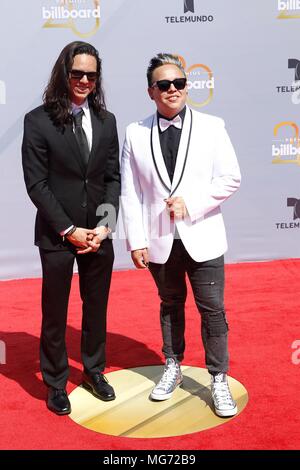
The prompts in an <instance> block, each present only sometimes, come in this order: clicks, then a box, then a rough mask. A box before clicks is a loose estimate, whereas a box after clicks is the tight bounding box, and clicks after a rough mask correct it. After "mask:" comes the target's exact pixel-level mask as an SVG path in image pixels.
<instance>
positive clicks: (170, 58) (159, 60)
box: [147, 52, 186, 87]
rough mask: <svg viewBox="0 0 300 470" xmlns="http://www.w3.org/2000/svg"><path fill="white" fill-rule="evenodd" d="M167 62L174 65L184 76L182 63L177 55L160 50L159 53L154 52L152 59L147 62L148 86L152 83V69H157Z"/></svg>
mask: <svg viewBox="0 0 300 470" xmlns="http://www.w3.org/2000/svg"><path fill="white" fill-rule="evenodd" d="M167 64H173V65H176V66H177V67H178V68H179V69H180V70H181V72H182V73H183V74H184V76H185V77H186V74H185V71H184V68H183V65H182V63H181V61H180V59H179V57H178V56H177V55H173V54H168V53H165V52H164V53H162V52H160V53H159V54H156V56H155V57H152V59H151V60H150V62H149V66H148V69H147V80H148V86H149V87H151V86H152V83H153V82H152V75H153V72H154V70H155V69H157V68H158V67H161V66H162V65H167Z"/></svg>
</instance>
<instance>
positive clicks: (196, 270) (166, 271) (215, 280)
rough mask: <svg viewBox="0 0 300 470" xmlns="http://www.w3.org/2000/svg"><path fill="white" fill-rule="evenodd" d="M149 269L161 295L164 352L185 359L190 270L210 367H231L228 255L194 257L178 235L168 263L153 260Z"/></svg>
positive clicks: (219, 369) (217, 369) (216, 369)
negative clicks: (226, 285)
mask: <svg viewBox="0 0 300 470" xmlns="http://www.w3.org/2000/svg"><path fill="white" fill-rule="evenodd" d="M149 269H150V271H151V274H152V276H153V278H154V280H155V283H156V286H157V288H158V294H159V296H160V299H161V304H160V322H161V330H162V337H163V349H162V351H163V353H164V355H165V357H166V358H168V357H172V358H173V359H175V360H177V361H179V362H180V361H182V359H183V357H184V350H185V337H184V331H185V311H184V307H185V301H186V296H187V286H186V274H187V276H188V278H189V281H190V283H191V286H192V290H193V294H194V298H195V302H196V305H197V308H198V311H199V313H200V314H201V335H202V342H203V346H204V350H205V362H206V367H207V369H208V371H209V372H210V373H217V372H227V370H228V359H229V356H228V345H227V331H228V324H227V320H226V316H225V311H224V256H220V257H219V258H216V259H212V260H209V261H204V262H197V261H194V260H193V259H192V258H191V256H190V255H189V254H188V252H187V251H186V249H185V247H184V245H183V243H182V241H181V240H180V239H175V240H174V242H173V246H172V251H171V253H170V256H169V259H168V260H167V262H166V263H165V264H158V263H150V265H149Z"/></svg>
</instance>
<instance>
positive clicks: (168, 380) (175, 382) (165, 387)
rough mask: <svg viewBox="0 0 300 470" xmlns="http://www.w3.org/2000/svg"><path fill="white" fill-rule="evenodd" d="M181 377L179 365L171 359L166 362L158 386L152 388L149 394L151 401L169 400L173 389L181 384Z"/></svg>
mask: <svg viewBox="0 0 300 470" xmlns="http://www.w3.org/2000/svg"><path fill="white" fill-rule="evenodd" d="M182 381H183V377H182V373H181V369H180V364H178V362H176V361H174V359H173V358H168V359H167V360H166V365H165V368H164V373H163V376H162V378H161V379H160V381H159V382H158V384H157V385H156V386H155V387H154V389H153V390H152V392H151V394H150V398H152V399H153V400H167V399H168V398H171V396H172V393H173V392H174V390H175V388H176V387H178V386H179V385H181V384H182Z"/></svg>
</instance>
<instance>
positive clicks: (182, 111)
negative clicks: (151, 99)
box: [157, 106, 186, 122]
mask: <svg viewBox="0 0 300 470" xmlns="http://www.w3.org/2000/svg"><path fill="white" fill-rule="evenodd" d="M185 113H186V106H184V108H183V109H182V110H181V111H180V113H177V114H175V116H172V117H171V118H167V117H166V116H163V115H162V114H160V113H159V112H158V111H157V118H158V119H159V118H163V119H166V120H167V121H171V120H172V119H174V117H176V116H178V115H179V116H180V117H181V119H182V122H183V120H184V116H185Z"/></svg>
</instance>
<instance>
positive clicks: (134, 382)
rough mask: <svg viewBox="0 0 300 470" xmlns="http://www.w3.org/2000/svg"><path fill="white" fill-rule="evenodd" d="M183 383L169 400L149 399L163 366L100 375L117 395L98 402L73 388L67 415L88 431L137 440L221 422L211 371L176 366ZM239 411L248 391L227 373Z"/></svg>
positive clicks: (190, 430) (198, 428)
mask: <svg viewBox="0 0 300 470" xmlns="http://www.w3.org/2000/svg"><path fill="white" fill-rule="evenodd" d="M181 369H182V372H183V377H184V378H183V385H182V387H179V388H177V389H176V390H175V391H174V393H173V396H172V398H170V399H169V400H165V401H160V402H158V401H151V400H150V399H149V395H150V392H151V390H152V388H153V387H154V385H155V384H156V383H157V382H158V381H159V379H160V377H161V375H162V373H163V366H148V367H136V368H133V369H122V370H118V371H115V372H111V373H109V374H105V375H106V377H107V379H108V380H109V383H110V384H111V385H112V386H113V387H114V389H115V392H116V396H117V398H116V399H115V400H114V401H110V402H103V401H101V400H98V399H97V398H95V397H94V396H93V395H92V394H91V393H89V392H88V391H86V390H85V389H83V388H82V387H77V388H76V389H75V390H73V392H72V393H71V394H70V397H69V398H70V401H71V405H72V413H71V414H70V415H69V416H70V418H71V419H72V420H73V421H75V422H76V423H77V424H80V425H81V426H84V427H85V428H88V429H90V430H92V431H96V432H99V433H102V434H108V435H111V436H124V437H136V438H153V437H171V436H179V435H182V434H190V433H193V432H199V431H203V430H204V429H209V428H213V427H215V426H219V425H220V424H224V423H226V422H227V421H228V420H230V419H233V417H232V418H219V417H218V416H216V415H215V413H214V412H213V406H212V401H211V393H210V375H209V374H208V372H207V371H206V370H205V369H201V368H199V367H189V366H181ZM228 382H229V385H230V390H231V392H232V395H233V397H234V399H235V400H236V402H237V406H238V414H239V413H241V411H242V410H243V409H244V408H245V406H246V404H247V401H248V393H247V390H246V389H245V387H244V386H243V385H242V384H241V383H239V382H238V381H237V380H235V379H233V378H231V377H228Z"/></svg>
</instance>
